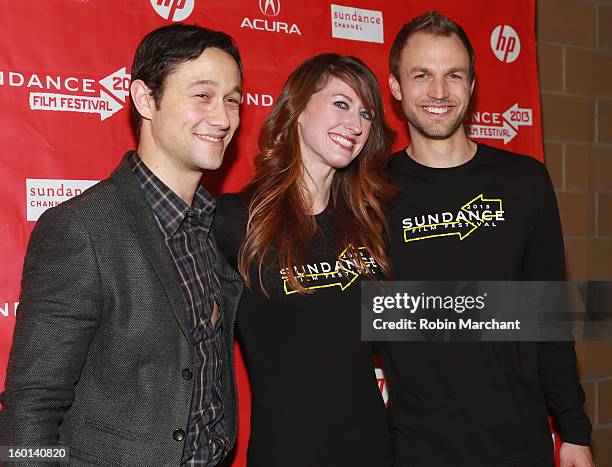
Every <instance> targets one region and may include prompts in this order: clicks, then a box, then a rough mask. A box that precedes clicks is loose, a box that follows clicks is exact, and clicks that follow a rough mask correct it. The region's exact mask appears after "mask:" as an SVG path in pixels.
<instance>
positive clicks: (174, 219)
mask: <svg viewBox="0 0 612 467" xmlns="http://www.w3.org/2000/svg"><path fill="white" fill-rule="evenodd" d="M130 166H131V168H132V171H133V172H134V175H135V176H136V180H137V181H138V184H139V185H140V188H141V189H142V191H143V192H144V195H145V198H146V199H147V202H148V203H149V205H150V206H151V209H153V213H154V214H155V216H156V217H157V220H158V222H159V225H160V227H161V228H162V230H163V231H164V234H165V235H166V236H167V237H170V238H172V237H174V235H176V233H177V232H178V231H179V229H180V228H181V225H182V224H183V222H184V220H185V218H186V217H187V216H189V217H190V218H191V219H192V221H193V223H194V225H195V226H196V227H199V228H201V229H203V230H204V231H205V233H206V234H208V232H209V231H210V227H211V225H212V220H213V213H214V211H215V205H216V202H215V198H213V197H212V195H211V194H210V193H209V192H208V191H207V190H206V188H204V187H203V186H202V185H198V189H197V190H196V192H195V195H194V197H193V202H192V204H191V206H189V205H188V204H187V203H186V202H185V201H183V200H182V199H181V197H180V196H178V195H177V194H176V193H175V192H174V191H172V190H171V189H170V188H169V187H168V186H166V185H165V184H164V182H162V181H161V180H160V179H159V178H158V177H157V176H156V175H155V174H154V173H153V172H151V170H150V169H149V168H148V167H147V166H146V165H145V163H144V162H143V161H142V159H141V158H140V156H139V155H138V153H136V152H135V153H134V155H133V156H132V157H131V158H130Z"/></svg>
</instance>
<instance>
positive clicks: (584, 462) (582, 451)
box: [559, 443, 595, 467]
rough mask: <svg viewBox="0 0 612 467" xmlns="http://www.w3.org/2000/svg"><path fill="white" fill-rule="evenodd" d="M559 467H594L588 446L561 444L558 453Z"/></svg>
mask: <svg viewBox="0 0 612 467" xmlns="http://www.w3.org/2000/svg"><path fill="white" fill-rule="evenodd" d="M559 461H560V462H561V467H595V464H594V463H593V455H592V454H591V448H590V447H589V446H580V445H579V444H572V443H562V444H561V449H560V451H559Z"/></svg>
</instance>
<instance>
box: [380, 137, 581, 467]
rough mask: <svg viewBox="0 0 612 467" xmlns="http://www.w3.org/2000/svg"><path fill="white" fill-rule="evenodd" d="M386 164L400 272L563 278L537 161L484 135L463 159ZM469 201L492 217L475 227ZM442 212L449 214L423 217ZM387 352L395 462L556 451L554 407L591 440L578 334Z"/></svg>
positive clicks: (502, 462)
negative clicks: (486, 141)
mask: <svg viewBox="0 0 612 467" xmlns="http://www.w3.org/2000/svg"><path fill="white" fill-rule="evenodd" d="M388 170H389V172H390V174H391V178H392V180H393V182H394V184H395V185H396V186H397V187H398V188H399V189H400V190H401V193H400V195H399V197H398V198H397V200H396V204H395V206H394V208H393V209H392V210H391V211H390V212H389V227H390V234H391V259H392V262H393V265H394V268H395V274H396V279H397V280H429V281H442V280H487V281H495V280H499V281H502V280H508V281H512V280H563V279H564V249H563V237H562V234H561V225H560V221H559V214H558V209H557V204H556V200H555V195H554V191H553V188H552V185H551V183H550V179H549V177H548V173H547V172H546V169H545V167H544V166H543V164H541V163H540V162H538V161H536V160H534V159H532V158H530V157H526V156H520V155H517V154H512V153H509V152H506V151H502V150H499V149H495V148H492V147H489V146H486V145H483V144H479V145H478V149H477V152H476V154H475V156H474V157H473V158H472V159H471V160H470V161H468V162H467V163H465V164H463V165H461V166H458V167H453V168H430V167H426V166H423V165H421V164H419V163H417V162H415V161H414V160H413V159H412V158H410V157H409V156H408V155H407V154H406V152H405V151H400V152H398V153H396V154H394V155H393V157H392V158H391V161H390V163H389V166H388ZM466 210H472V211H475V212H479V213H483V212H487V213H488V215H487V216H486V217H487V218H488V220H487V221H485V222H483V223H482V224H480V225H477V228H476V229H474V228H473V225H471V224H469V223H466V222H464V219H465V217H466V216H465V214H466ZM462 214H463V215H462ZM482 217H483V216H481V218H482ZM440 219H443V221H444V222H447V221H449V223H448V224H447V225H442V226H440V225H438V226H437V227H435V228H432V227H427V226H429V225H432V224H434V223H440V222H441V221H439V220H440ZM381 353H382V356H383V362H384V365H385V374H386V377H387V380H388V384H389V388H390V403H389V410H390V416H391V425H392V435H393V440H394V443H395V462H396V465H397V466H402V467H403V466H406V467H420V466H428V467H431V466H449V467H450V466H452V467H464V466H465V467H468V466H469V467H477V466H482V467H484V466H487V467H490V466H495V467H505V466H508V467H510V466H521V467H523V466H529V465H535V464H537V463H538V462H542V461H544V460H545V459H550V458H552V440H551V434H550V431H549V428H548V424H547V412H548V411H547V409H548V410H549V411H550V412H551V414H552V415H553V420H554V422H555V423H556V427H557V429H558V430H559V433H560V435H561V437H562V438H563V440H564V441H567V442H570V443H576V444H583V445H587V444H590V434H591V425H590V423H589V420H588V418H587V417H586V415H585V413H584V411H583V409H582V406H583V404H584V393H583V391H582V388H581V387H580V384H579V382H578V374H577V371H576V356H575V351H574V344H573V343H569V342H548V343H544V342H541V343H535V342H521V343H516V342H443V343H429V342H428V343H407V342H389V343H384V344H383V345H382V346H381Z"/></svg>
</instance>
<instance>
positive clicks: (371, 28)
mask: <svg viewBox="0 0 612 467" xmlns="http://www.w3.org/2000/svg"><path fill="white" fill-rule="evenodd" d="M331 25H332V37H336V38H338V39H349V40H353V41H364V42H377V43H379V44H382V43H383V42H384V41H385V39H384V30H383V14H382V11H376V10H364V9H362V8H354V7H348V6H342V5H334V4H332V5H331Z"/></svg>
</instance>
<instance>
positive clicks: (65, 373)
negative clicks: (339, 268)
mask: <svg viewBox="0 0 612 467" xmlns="http://www.w3.org/2000/svg"><path fill="white" fill-rule="evenodd" d="M128 155H129V153H128V154H127V155H126V156H125V157H124V159H123V161H122V162H121V164H120V165H119V167H118V168H117V169H116V170H115V171H114V173H113V174H112V176H111V177H110V178H108V179H106V180H103V181H102V182H100V183H98V184H97V185H95V186H94V187H92V188H91V189H89V190H87V191H86V192H84V193H83V194H82V195H80V196H78V197H76V198H73V199H71V200H69V201H66V202H65V203H62V204H61V205H59V206H57V207H55V208H53V209H49V210H48V211H46V212H45V213H44V214H43V215H42V216H41V218H40V219H39V221H38V223H37V224H36V226H35V228H34V231H33V232H32V236H31V238H30V243H29V246H28V251H27V254H26V258H25V264H24V272H23V279H22V294H21V300H20V305H19V309H18V312H17V322H16V326H15V333H14V339H13V347H12V349H11V353H10V358H9V364H8V370H7V377H6V390H5V392H4V393H3V394H2V402H3V404H4V409H3V410H1V411H0V445H22V446H23V445H29V446H33V445H34V446H37V445H38V446H39V445H57V444H58V443H59V444H63V445H66V446H68V447H69V451H70V463H71V464H73V465H87V464H97V465H143V466H145V465H146V466H153V465H178V464H180V461H181V456H182V453H183V444H184V439H181V436H180V433H178V434H177V433H175V431H176V430H183V431H185V432H186V431H187V423H188V419H189V414H190V406H191V397H192V392H193V387H194V381H193V378H192V377H190V372H188V371H185V372H183V370H184V369H191V370H192V372H194V355H193V346H192V345H191V343H190V325H189V318H188V316H187V312H186V311H185V310H184V307H183V304H182V303H183V302H182V296H181V291H180V285H179V279H178V274H177V272H176V268H175V266H174V263H173V260H172V257H171V256H170V253H169V251H168V248H167V247H166V244H165V242H164V238H163V235H162V233H161V231H160V229H159V227H158V225H157V223H156V221H155V218H154V216H153V212H152V211H151V209H150V207H149V205H148V204H147V202H146V200H145V198H144V195H143V193H142V191H141V189H140V188H139V186H138V185H137V182H136V179H135V177H134V175H133V174H132V171H131V169H130V167H129V165H128V163H127V157H128ZM217 264H218V274H219V277H220V279H221V284H223V285H222V287H223V289H222V293H221V298H220V302H221V303H219V305H220V307H221V310H222V313H223V333H224V336H223V346H222V347H223V362H224V366H223V380H222V385H221V387H222V391H223V402H224V404H225V417H226V419H227V421H228V428H229V438H230V441H231V443H232V445H233V443H234V442H235V439H236V432H237V397H236V386H235V381H234V371H233V353H232V349H233V330H234V319H235V315H236V308H237V305H238V301H239V298H240V294H241V292H242V283H241V281H240V278H239V276H238V274H237V273H236V272H235V271H234V270H233V269H232V268H231V267H230V266H228V264H227V263H226V261H225V260H224V259H223V257H222V256H221V255H220V254H217ZM183 375H184V376H183ZM46 465H49V464H46Z"/></svg>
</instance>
